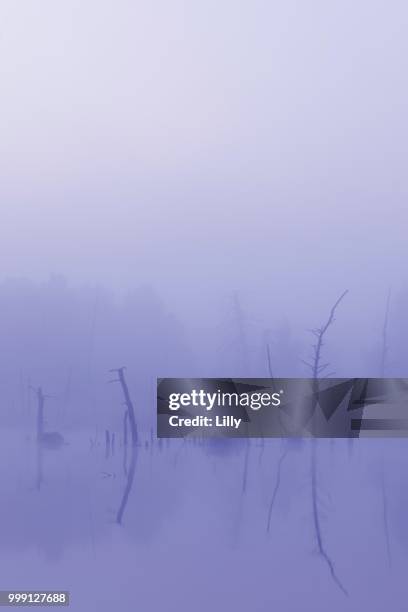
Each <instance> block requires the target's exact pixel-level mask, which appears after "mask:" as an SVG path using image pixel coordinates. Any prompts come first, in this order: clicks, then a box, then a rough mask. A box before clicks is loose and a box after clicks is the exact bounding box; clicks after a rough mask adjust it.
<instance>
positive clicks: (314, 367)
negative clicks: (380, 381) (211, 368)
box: [305, 290, 348, 596]
mask: <svg viewBox="0 0 408 612" xmlns="http://www.w3.org/2000/svg"><path fill="white" fill-rule="evenodd" d="M347 293H348V290H346V291H344V293H342V294H341V296H340V297H339V299H338V300H337V301H336V302H335V304H334V306H333V307H332V309H331V310H330V314H329V318H328V319H327V322H326V323H325V325H323V326H322V327H318V328H316V329H313V330H311V331H312V333H313V335H314V336H315V337H316V344H314V345H313V349H314V353H313V361H312V363H307V362H305V363H306V365H308V367H309V368H310V369H311V371H312V376H313V387H314V392H315V397H316V403H317V402H318V393H319V381H318V379H319V378H320V377H321V375H322V374H323V372H325V370H326V369H327V367H328V366H329V363H324V364H322V363H321V359H322V349H323V346H324V338H325V335H326V333H327V330H328V329H329V327H330V326H331V325H332V324H333V323H334V321H335V314H336V310H337V308H338V306H339V305H340V303H341V301H342V300H343V299H344V297H345V296H346V295H347ZM331 375H333V373H332V372H330V373H329V374H325V377H328V376H331ZM317 444H318V440H317V439H312V440H311V449H312V450H311V484H312V511H313V527H314V531H315V536H316V541H317V548H318V552H319V555H320V556H321V557H322V558H323V559H324V561H325V562H326V564H327V566H328V568H329V571H330V575H331V577H332V579H333V581H334V582H335V584H336V585H337V586H338V587H339V589H340V590H341V591H342V592H343V593H344V595H347V596H348V592H347V590H346V589H345V587H344V586H343V584H342V583H341V581H340V579H339V578H338V576H337V574H336V570H335V568H334V563H333V561H332V559H331V557H330V556H329V554H328V552H327V550H326V547H325V544H324V541H323V533H322V526H321V520H320V512H319V502H318V482H317Z"/></svg>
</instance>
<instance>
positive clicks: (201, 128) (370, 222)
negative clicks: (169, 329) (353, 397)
mask: <svg viewBox="0 0 408 612" xmlns="http://www.w3.org/2000/svg"><path fill="white" fill-rule="evenodd" d="M407 18H408V8H407V6H406V3H405V2H402V1H401V2H399V1H396V2H389V1H388V2H385V1H375V0H370V1H366V0H363V1H362V0H360V1H359V2H351V1H344V0H342V1H341V2H340V1H338V0H335V1H333V2H330V3H327V2H324V1H317V0H315V1H311V2H307V3H306V2H295V1H288V0H285V2H283V1H276V2H265V1H259V0H258V1H254V0H251V2H249V1H238V2H237V1H234V2H232V0H223V1H222V2H219V1H215V0H207V1H206V2H197V1H193V2H191V1H190V2H187V1H184V2H183V1H180V0H176V1H174V2H171V3H170V2H167V1H163V0H153V1H149V2H130V1H129V2H127V1H124V0H119V1H117V0H115V2H113V1H103V0H98V1H97V2H96V1H94V0H88V1H87V2H80V1H79V0H71V1H70V2H58V3H56V2H52V1H51V0H43V1H42V2H39V3H33V2H31V1H27V0H26V1H22V2H19V3H17V4H16V3H15V2H13V1H11V0H3V2H2V3H1V5H0V27H1V29H0V83H1V85H0V87H1V97H0V105H1V114H0V178H1V180H0V206H1V209H0V210H1V223H0V245H1V258H0V280H1V279H4V278H6V277H10V276H25V277H29V278H33V279H43V278H47V277H48V276H49V275H50V274H63V275H66V276H67V277H68V278H69V279H71V280H72V281H73V282H78V283H82V282H97V283H101V284H104V285H106V286H111V287H113V288H115V289H120V290H123V289H127V288H128V287H131V286H134V285H137V284H139V283H146V282H148V283H150V284H152V285H154V286H155V287H156V288H157V289H158V290H159V291H160V292H161V294H162V295H163V296H164V297H165V298H166V299H168V300H169V301H171V303H172V304H173V305H174V308H175V309H176V310H177V309H178V310H179V311H180V312H182V314H183V316H184V317H186V318H188V317H190V318H194V311H195V310H196V309H197V308H201V307H203V306H204V305H205V307H206V308H208V309H210V308H211V304H212V303H213V302H214V301H215V298H214V294H215V292H217V298H218V293H219V294H225V295H227V294H228V293H229V292H231V291H232V290H235V289H238V290H240V291H241V292H243V293H245V296H246V297H245V299H246V304H247V305H248V308H252V309H253V310H254V312H255V313H256V312H262V314H263V315H266V313H267V312H269V311H270V309H273V310H274V312H276V313H277V316H287V317H291V316H293V315H294V313H297V314H298V315H299V309H300V308H302V310H303V311H305V315H304V317H305V320H306V319H307V320H308V321H310V319H311V318H312V317H315V318H316V319H318V320H319V319H320V318H321V315H320V313H321V312H322V311H323V312H325V310H326V309H327V307H328V305H329V303H330V301H332V299H333V298H335V297H337V294H339V293H340V292H341V291H342V290H343V289H345V288H347V287H348V288H350V290H351V294H352V298H351V301H350V306H346V308H349V312H348V314H347V315H346V314H345V315H344V316H348V317H350V319H351V320H354V321H356V322H360V323H361V325H363V326H364V325H366V326H367V331H369V330H371V327H370V325H371V326H373V325H374V324H375V321H377V318H378V317H379V316H381V313H382V308H383V303H384V300H385V295H386V292H387V290H388V287H389V286H392V287H393V288H394V289H395V290H399V289H400V288H402V287H403V286H404V285H405V283H406V272H405V265H404V263H405V254H406V246H405V244H406V229H405V225H404V224H406V222H407V217H408V214H407V212H406V196H407V188H408V178H407V173H406V159H407V143H408V139H407V118H406V108H407V101H408V100H407V86H406V79H405V63H406V61H405V58H406V57H407V51H408V49H407V47H408V42H407V40H406V31H407V21H408V19H407ZM373 303H375V306H372V304H373ZM316 305H319V308H320V310H318V311H317V312H316ZM315 313H316V314H315ZM367 321H369V323H367ZM313 322H314V321H312V323H313Z"/></svg>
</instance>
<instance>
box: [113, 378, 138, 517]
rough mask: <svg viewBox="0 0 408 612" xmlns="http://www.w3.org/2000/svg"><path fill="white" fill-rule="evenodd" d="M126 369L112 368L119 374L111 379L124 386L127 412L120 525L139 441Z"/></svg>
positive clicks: (129, 489)
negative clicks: (124, 481)
mask: <svg viewBox="0 0 408 612" xmlns="http://www.w3.org/2000/svg"><path fill="white" fill-rule="evenodd" d="M125 369H126V368H124V367H122V368H116V369H113V370H110V372H115V373H116V374H117V375H118V377H117V378H115V379H114V380H111V381H109V382H111V383H116V382H118V383H119V384H120V386H121V388H122V392H123V396H124V398H125V402H124V404H125V406H126V413H125V417H124V469H125V474H126V484H125V489H124V491H123V496H122V500H121V502H120V506H119V509H118V512H117V515H116V522H117V523H118V525H121V524H122V522H123V516H124V513H125V510H126V507H127V504H128V502H129V497H130V493H131V491H132V487H133V481H134V477H135V471H136V446H137V441H138V435H137V425H136V417H135V409H134V406H133V402H132V399H131V397H130V393H129V388H128V385H127V382H126V378H125ZM128 424H129V426H130V435H131V439H132V449H131V455H130V462H129V469H128V466H127V436H128V433H127V427H128ZM125 438H126V443H125Z"/></svg>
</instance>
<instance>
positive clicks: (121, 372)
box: [109, 367, 137, 446]
mask: <svg viewBox="0 0 408 612" xmlns="http://www.w3.org/2000/svg"><path fill="white" fill-rule="evenodd" d="M125 369H126V368H125V367H122V368H116V369H113V370H110V372H115V373H116V374H117V375H118V378H115V379H114V380H111V381H109V382H111V383H115V382H118V383H119V384H120V386H121V387H122V391H123V395H124V398H125V405H126V408H127V412H128V416H129V425H130V434H131V437H132V446H136V444H137V425H136V417H135V409H134V406H133V402H132V400H131V397H130V393H129V388H128V386H127V382H126V378H125Z"/></svg>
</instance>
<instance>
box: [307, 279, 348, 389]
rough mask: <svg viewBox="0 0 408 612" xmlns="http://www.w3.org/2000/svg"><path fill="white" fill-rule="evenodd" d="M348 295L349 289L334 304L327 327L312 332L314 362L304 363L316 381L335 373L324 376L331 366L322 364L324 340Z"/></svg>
mask: <svg viewBox="0 0 408 612" xmlns="http://www.w3.org/2000/svg"><path fill="white" fill-rule="evenodd" d="M347 293H348V289H347V290H346V291H345V292H344V293H342V294H341V296H340V297H339V299H338V300H337V302H336V303H335V304H334V306H333V307H332V309H331V311H330V315H329V318H328V319H327V322H326V324H325V325H323V326H322V327H317V328H315V329H312V330H310V331H311V332H312V334H313V335H314V336H315V337H316V344H314V345H313V347H312V348H313V357H312V361H311V362H308V361H303V363H304V364H305V365H306V366H307V367H308V368H310V370H311V371H312V376H313V379H314V380H317V379H318V378H322V377H324V378H328V377H329V376H333V374H334V372H329V373H328V374H323V373H324V372H325V370H326V368H327V367H328V366H329V365H330V364H329V363H323V364H322V363H321V359H322V350H323V346H324V338H325V335H326V333H327V330H328V329H329V327H330V326H331V325H333V323H334V322H335V320H336V319H335V314H336V310H337V308H338V306H339V305H340V302H341V301H342V300H343V299H344V298H345V297H346V295H347Z"/></svg>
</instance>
